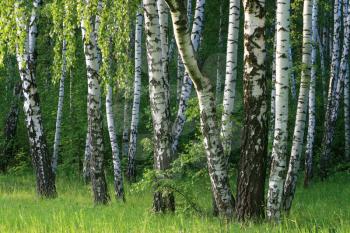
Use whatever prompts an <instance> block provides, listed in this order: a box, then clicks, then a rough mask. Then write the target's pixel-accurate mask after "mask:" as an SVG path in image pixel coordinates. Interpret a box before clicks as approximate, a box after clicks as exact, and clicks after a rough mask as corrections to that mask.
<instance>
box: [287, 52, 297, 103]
mask: <svg viewBox="0 0 350 233" xmlns="http://www.w3.org/2000/svg"><path fill="white" fill-rule="evenodd" d="M288 57H289V68H290V69H291V70H290V80H289V83H290V93H291V94H292V97H293V99H295V98H296V97H297V90H296V81H295V76H294V72H293V55H292V47H291V46H290V47H289V49H288Z"/></svg>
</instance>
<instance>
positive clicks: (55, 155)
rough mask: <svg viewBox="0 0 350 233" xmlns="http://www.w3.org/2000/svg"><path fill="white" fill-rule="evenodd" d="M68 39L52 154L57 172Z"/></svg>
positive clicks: (53, 169)
mask: <svg viewBox="0 0 350 233" xmlns="http://www.w3.org/2000/svg"><path fill="white" fill-rule="evenodd" d="M66 51H67V48H66V40H63V44H62V74H61V79H60V87H59V91H58V106H57V116H56V130H55V141H54V144H53V155H52V161H51V163H52V171H53V173H55V174H56V170H57V160H58V155H59V150H60V145H61V124H62V114H63V112H62V110H63V101H64V81H65V79H66V76H67V60H66Z"/></svg>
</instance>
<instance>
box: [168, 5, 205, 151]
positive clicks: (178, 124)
mask: <svg viewBox="0 0 350 233" xmlns="http://www.w3.org/2000/svg"><path fill="white" fill-rule="evenodd" d="M204 6H205V0H197V2H196V9H195V14H194V21H193V25H192V33H191V42H192V46H193V49H194V51H195V52H197V50H198V48H199V45H200V39H201V36H202V31H203V26H204ZM191 91H192V81H191V78H190V77H189V75H188V74H187V72H186V73H185V76H184V79H183V82H182V89H181V96H180V102H179V108H178V112H177V116H176V119H175V122H174V124H173V126H172V146H171V147H172V151H173V154H176V151H177V146H178V144H179V137H180V135H181V133H182V130H183V127H184V124H185V122H186V114H185V113H186V110H187V105H188V100H189V98H190V96H191Z"/></svg>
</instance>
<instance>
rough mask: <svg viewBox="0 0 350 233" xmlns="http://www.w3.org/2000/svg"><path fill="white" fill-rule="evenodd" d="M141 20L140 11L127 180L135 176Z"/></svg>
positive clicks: (136, 36)
mask: <svg viewBox="0 0 350 233" xmlns="http://www.w3.org/2000/svg"><path fill="white" fill-rule="evenodd" d="M142 22H143V16H142V13H141V12H138V13H137V16H136V28H135V79H134V100H133V105H132V114H131V127H130V141H129V153H128V172H127V176H128V179H129V181H135V178H136V173H135V156H136V142H137V126H138V123H139V115H140V98H141V72H142V67H141V62H142V60H141V58H142V57H141V56H142V54H141V52H142V47H141V45H142Z"/></svg>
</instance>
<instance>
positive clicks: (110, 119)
mask: <svg viewBox="0 0 350 233" xmlns="http://www.w3.org/2000/svg"><path fill="white" fill-rule="evenodd" d="M106 115H107V126H108V133H109V139H110V141H111V147H112V160H113V174H114V192H115V197H116V199H117V200H119V199H121V200H124V187H123V176H122V170H121V164H120V158H119V147H118V142H117V137H116V129H115V125H114V113H113V90H112V87H111V86H110V85H109V84H108V85H107V95H106Z"/></svg>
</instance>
